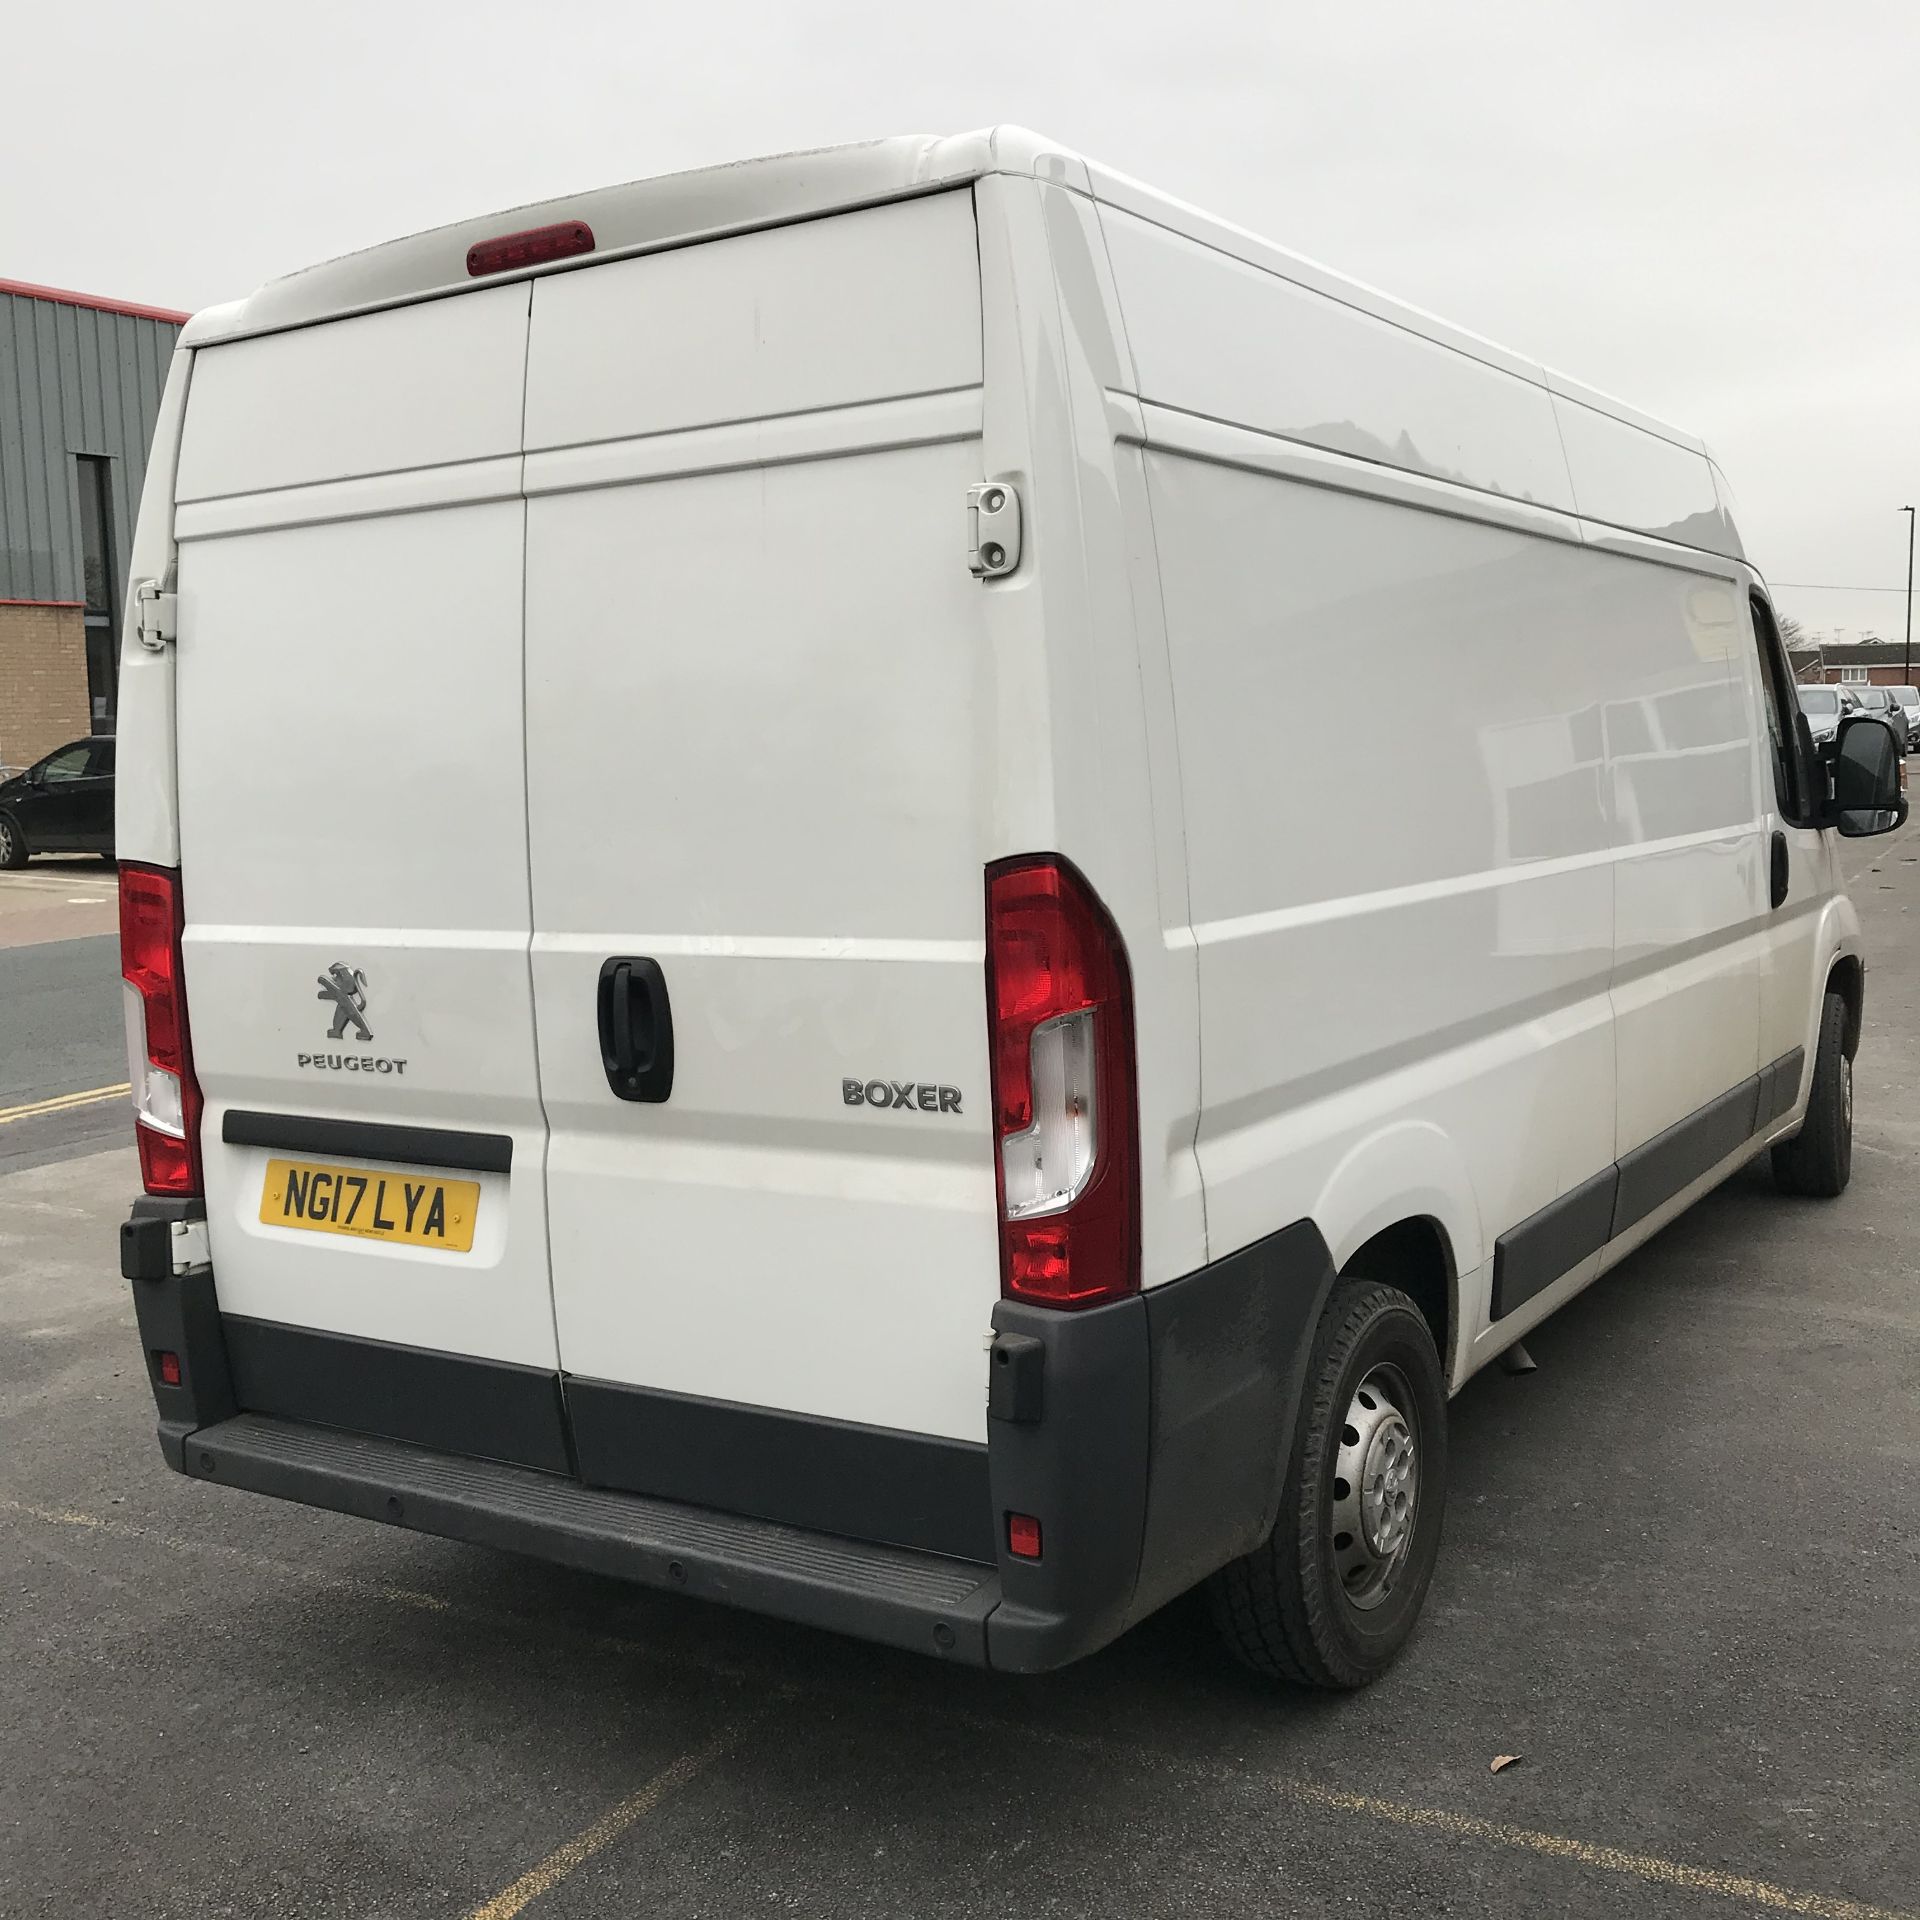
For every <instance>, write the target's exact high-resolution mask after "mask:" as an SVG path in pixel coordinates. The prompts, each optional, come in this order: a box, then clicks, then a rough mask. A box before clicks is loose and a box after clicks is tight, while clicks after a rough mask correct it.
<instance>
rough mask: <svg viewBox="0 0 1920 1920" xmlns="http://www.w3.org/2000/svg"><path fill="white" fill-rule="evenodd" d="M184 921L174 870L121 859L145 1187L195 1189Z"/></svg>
mask: <svg viewBox="0 0 1920 1920" xmlns="http://www.w3.org/2000/svg"><path fill="white" fill-rule="evenodd" d="M184 925H185V919H184V916H183V914H182V911H181V905H180V876H179V874H178V873H175V872H174V871H172V870H171V869H170V868H166V867H139V866H134V865H131V864H123V865H122V866H121V868H120V975H121V978H122V979H123V980H125V982H126V988H125V1000H126V1014H127V1068H128V1078H129V1079H130V1080H131V1081H132V1082H133V1121H134V1137H135V1139H136V1140H137V1141H138V1142H139V1146H140V1176H141V1179H142V1180H143V1181H144V1182H145V1184H146V1189H147V1191H148V1192H149V1193H170V1194H188V1195H197V1194H199V1192H200V1191H201V1179H200V1086H199V1082H198V1081H196V1080H195V1079H194V1077H193V1047H192V1043H191V1041H190V1040H189V1039H188V1036H187V995H186V986H185V981H184V978H183V975H182V968H181V961H180V933H181V929H182V927H183V926H184Z"/></svg>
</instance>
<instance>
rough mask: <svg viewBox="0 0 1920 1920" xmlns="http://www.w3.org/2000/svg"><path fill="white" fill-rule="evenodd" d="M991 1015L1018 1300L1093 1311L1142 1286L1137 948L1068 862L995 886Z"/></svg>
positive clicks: (1004, 1211) (990, 882)
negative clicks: (1132, 964)
mask: <svg viewBox="0 0 1920 1920" xmlns="http://www.w3.org/2000/svg"><path fill="white" fill-rule="evenodd" d="M987 1009H988V1017H989V1019H990V1021H991V1022H992V1033H991V1042H992V1068H993V1108H994V1125H995V1128H996V1131H997V1134H998V1162H997V1166H998V1173H999V1186H1000V1250H1001V1257H1000V1279H1001V1290H1002V1291H1003V1292H1004V1293H1006V1294H1007V1295H1008V1296H1009V1297H1011V1298H1015V1299H1021V1300H1031V1301H1035V1302H1037V1303H1039V1304H1041V1305H1045V1306H1053V1307H1087V1306H1093V1305H1096V1304H1098V1303H1099V1302H1101V1301H1104V1300H1116V1299H1119V1298H1121V1297H1122V1296H1123V1295H1126V1294H1130V1293H1135V1292H1137V1291H1138V1290H1139V1286H1140V1154H1139V1141H1138V1136H1139V1119H1138V1105H1137V1100H1136V1097H1135V1090H1134V1057H1133V1054H1134V1041H1133V985H1132V978H1131V975H1130V973H1129V971H1128V967H1127V953H1126V947H1125V945H1124V944H1123V943H1122V941H1121V938H1120V932H1119V929H1118V928H1117V927H1116V926H1115V925H1114V923H1113V921H1112V918H1111V917H1110V916H1109V915H1108V913H1107V911H1106V909H1105V908H1104V907H1103V906H1102V905H1101V904H1100V902H1099V900H1098V899H1097V898H1096V897H1095V895H1094V892H1093V890H1092V888H1091V887H1089V886H1088V885H1087V883H1086V881H1085V880H1084V879H1083V878H1082V877H1081V876H1080V874H1079V873H1078V872H1077V871H1076V870H1075V869H1074V868H1073V867H1072V866H1071V865H1069V863H1068V862H1066V861H1065V860H1062V859H1061V858H1059V857H1058V856H1057V855H1051V854H1048V855H1039V856H1034V857H1030V858H1023V859H1018V860H1007V861H1002V862H1000V863H999V864H998V865H996V866H994V867H991V868H989V869H988V873H987Z"/></svg>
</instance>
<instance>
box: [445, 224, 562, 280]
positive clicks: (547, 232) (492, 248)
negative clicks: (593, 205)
mask: <svg viewBox="0 0 1920 1920" xmlns="http://www.w3.org/2000/svg"><path fill="white" fill-rule="evenodd" d="M592 251H593V229H592V228H591V227H590V226H588V225H587V223H586V222H585V221H584V220H557V221H555V222H554V224H553V225H552V226H550V227H528V228H527V229H526V230H525V231H524V232H521V233H503V234H501V235H500V236H499V237H498V238H497V239H494V240H476V241H475V242H474V243H473V245H472V246H470V247H469V248H468V249H467V272H468V274H469V276H470V277H471V278H473V279H475V280H479V279H482V278H484V277H485V276H486V275H487V274H489V273H510V272H512V271H513V269H514V268H515V267H538V266H543V265H544V264H545V263H546V262H547V261H549V260H565V259H567V258H569V257H570V256H571V255H573V254H576V253H591V252H592Z"/></svg>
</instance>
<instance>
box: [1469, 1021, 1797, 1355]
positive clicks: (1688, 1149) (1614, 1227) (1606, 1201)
mask: <svg viewBox="0 0 1920 1920" xmlns="http://www.w3.org/2000/svg"><path fill="white" fill-rule="evenodd" d="M1805 1064H1806V1052H1805V1050H1804V1049H1803V1048H1800V1047H1795V1048H1794V1050H1793V1051H1792V1052H1791V1053H1783V1054H1782V1055H1781V1056H1780V1058H1779V1059H1778V1060H1774V1061H1770V1062H1769V1063H1768V1064H1767V1065H1766V1066H1764V1067H1762V1068H1761V1069H1760V1071H1759V1072H1758V1073H1757V1074H1755V1075H1754V1076H1753V1077H1752V1078H1751V1079H1747V1080H1743V1081H1742V1082H1741V1083H1740V1084H1739V1086H1737V1087H1734V1088H1731V1089H1730V1090H1729V1091H1728V1092H1726V1093H1723V1094H1722V1095H1721V1096H1720V1097H1719V1099H1717V1100H1709V1101H1708V1102H1707V1104H1706V1105H1705V1106H1704V1107H1700V1108H1698V1109H1697V1110H1696V1111H1694V1112H1693V1113H1690V1114H1688V1115H1687V1117H1686V1118H1685V1119H1684V1120H1681V1121H1677V1122H1676V1123H1675V1124H1674V1125H1673V1126H1671V1127H1668V1128H1667V1129H1666V1131H1665V1132H1664V1133H1657V1134H1655V1135H1654V1137H1653V1138H1652V1139H1651V1140H1649V1141H1647V1142H1646V1143H1645V1144H1644V1145H1642V1146H1638V1147H1635V1148H1634V1149H1633V1151H1632V1152H1631V1153H1627V1154H1623V1155H1622V1156H1621V1157H1620V1159H1618V1160H1617V1161H1615V1162H1614V1164H1613V1165H1612V1166H1610V1167H1604V1168H1602V1169H1601V1171H1600V1172H1598V1173H1596V1174H1595V1175H1594V1176H1593V1178H1592V1179H1591V1180H1584V1181H1582V1182H1581V1184H1580V1185H1579V1186H1577V1187H1575V1188H1574V1189H1573V1191H1572V1192H1571V1193H1563V1194H1562V1195H1561V1196H1560V1198H1559V1199H1557V1200H1552V1201H1549V1202H1548V1203H1547V1205H1546V1206H1544V1207H1542V1208H1541V1209H1540V1211H1539V1212H1538V1213H1535V1214H1531V1215H1529V1216H1528V1218H1526V1219H1525V1220H1522V1221H1521V1222H1520V1224H1519V1225H1518V1226H1517V1227H1509V1228H1508V1229H1507V1230H1506V1232H1505V1233H1503V1234H1502V1235H1501V1236H1500V1237H1499V1239H1497V1240H1496V1241H1495V1242H1494V1244H1493V1298H1492V1301H1491V1305H1490V1312H1491V1317H1492V1318H1493V1319H1495V1320H1501V1319H1504V1318H1505V1317H1506V1316H1507V1315H1508V1314H1510V1313H1511V1312H1512V1311H1513V1310H1514V1309H1515V1308H1516V1307H1523V1306H1525V1305H1526V1303H1527V1302H1528V1301H1529V1300H1531V1299H1532V1298H1533V1297H1534V1295H1535V1294H1537V1293H1540V1292H1542V1291H1543V1290H1544V1289H1546V1288H1547V1287H1550V1286H1551V1285H1552V1284H1553V1283H1554V1281H1556V1280H1558V1279H1559V1278H1560V1277H1561V1276H1562V1275H1563V1274H1566V1273H1570V1272H1571V1271H1572V1270H1573V1269H1574V1268H1575V1267H1577V1266H1578V1265H1579V1264H1580V1262H1581V1261H1582V1260H1584V1259H1586V1258H1587V1256H1588V1255H1589V1254H1592V1253H1597V1252H1599V1250H1600V1249H1601V1248H1602V1247H1604V1246H1605V1245H1606V1244H1607V1242H1608V1241H1609V1240H1613V1239H1615V1238H1617V1237H1618V1236H1619V1235H1620V1234H1623V1233H1625V1232H1626V1231H1627V1229H1628V1228H1629V1227H1631V1226H1634V1225H1636V1224H1637V1223H1638V1222H1640V1221H1642V1220H1644V1219H1645V1218H1646V1217H1647V1215H1648V1214H1650V1213H1652V1212H1653V1211H1654V1209H1655V1208H1656V1207H1661V1206H1664V1205H1665V1204H1666V1202H1667V1201H1669V1200H1671V1199H1672V1198H1673V1196H1674V1195H1675V1194H1676V1193H1678V1192H1679V1191H1680V1190H1681V1189H1682V1188H1683V1187H1688V1186H1691V1185H1692V1184H1693V1182H1694V1181H1696V1180H1698V1179H1699V1178H1700V1176H1701V1175H1702V1174H1703V1173H1706V1172H1709V1171H1710V1170H1711V1169H1712V1168H1714V1167H1717V1166H1718V1165H1719V1164H1720V1162H1721V1161H1722V1160H1724V1159H1726V1158H1727V1157H1728V1156H1729V1155H1730V1154H1733V1153H1736V1152H1737V1151H1738V1150H1739V1149H1740V1148H1741V1147H1742V1146H1743V1145H1744V1144H1745V1143H1746V1142H1748V1141H1749V1140H1752V1139H1755V1138H1756V1137H1757V1136H1758V1135H1760V1134H1761V1133H1764V1132H1765V1131H1766V1129H1767V1128H1768V1127H1770V1126H1771V1125H1772V1124H1773V1123H1774V1121H1776V1120H1777V1119H1779V1117H1780V1116H1781V1115H1782V1114H1783V1113H1786V1112H1788V1111H1790V1110H1791V1108H1792V1106H1793V1103H1794V1099H1795V1097H1796V1096H1797V1095H1798V1093H1799V1091H1800V1074H1801V1070H1802V1068H1803V1067H1804V1066H1805Z"/></svg>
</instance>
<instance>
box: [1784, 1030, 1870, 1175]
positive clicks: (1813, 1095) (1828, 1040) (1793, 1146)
mask: <svg viewBox="0 0 1920 1920" xmlns="http://www.w3.org/2000/svg"><path fill="white" fill-rule="evenodd" d="M1852 1177H1853V1062H1852V1061H1851V1060H1850V1059H1848V1057H1847V1003H1846V1001H1845V1000H1844V999H1842V998H1841V996H1840V995H1839V994H1837V993H1830V994H1828V995H1827V997H1826V1002H1825V1004H1824V1005H1823V1006H1822V1007H1821V1009H1820V1044H1819V1046H1818V1047H1817V1048H1816V1049H1815V1052H1814V1056H1813V1085H1812V1086H1811V1087H1810V1088H1809V1089H1808V1090H1807V1117H1806V1119H1805V1120H1804V1121H1803V1122H1802V1123H1801V1127H1800V1131H1799V1132H1798V1133H1796V1134H1795V1135H1794V1136H1793V1138H1792V1139H1791V1140H1783V1141H1781V1143H1780V1144H1779V1145H1778V1146H1777V1147H1775V1148H1774V1150H1773V1183H1774V1185H1775V1186H1777V1187H1778V1188H1779V1189H1780V1191H1781V1192H1782V1193H1803V1194H1806V1195H1808V1196H1810V1197H1811V1198H1813V1199H1816V1200H1832V1199H1835V1198H1837V1197H1838V1196H1839V1195H1840V1194H1843V1193H1845V1192H1846V1190H1847V1182H1848V1181H1849V1180H1850V1179H1851V1178H1852Z"/></svg>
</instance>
